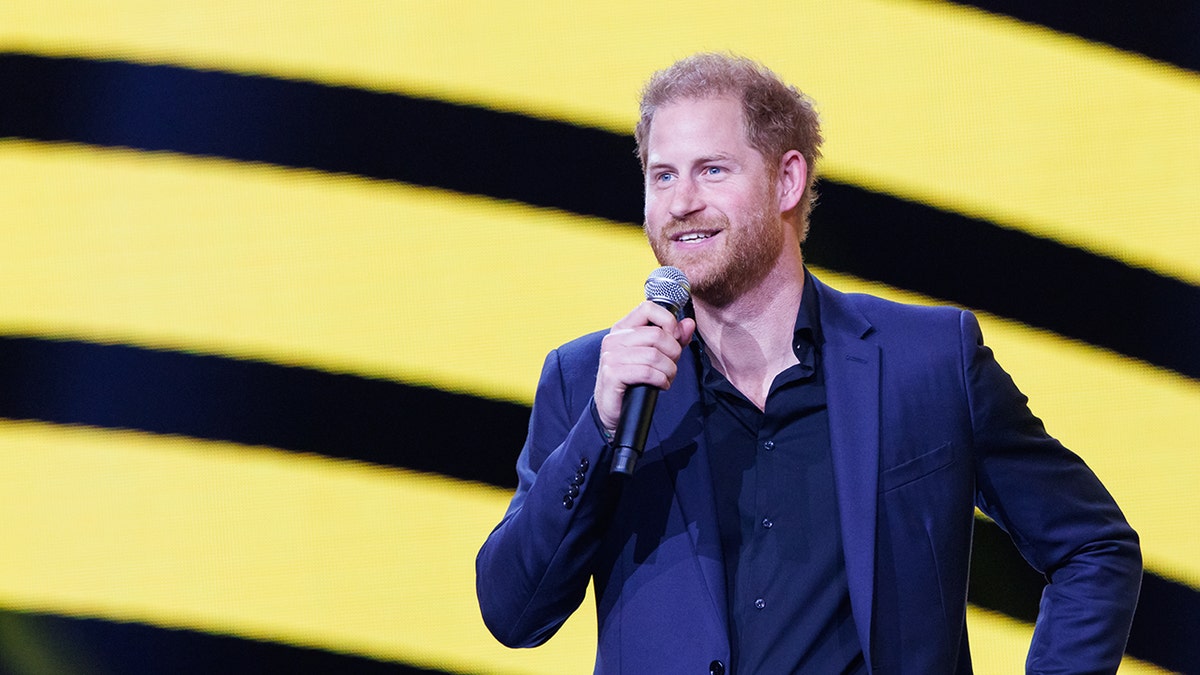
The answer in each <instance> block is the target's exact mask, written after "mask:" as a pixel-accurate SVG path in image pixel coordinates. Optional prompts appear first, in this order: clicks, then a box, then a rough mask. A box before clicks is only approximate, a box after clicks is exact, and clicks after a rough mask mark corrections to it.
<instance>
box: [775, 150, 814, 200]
mask: <svg viewBox="0 0 1200 675" xmlns="http://www.w3.org/2000/svg"><path fill="white" fill-rule="evenodd" d="M807 185H808V163H807V162H805V161H804V155H802V154H800V151H799V150H788V151H787V152H786V153H784V155H783V157H781V158H780V159H779V178H778V184H777V185H776V187H777V188H778V189H779V212H780V213H788V212H790V211H792V210H793V209H795V208H796V206H797V205H799V204H800V199H801V198H803V197H804V188H805V187H806V186H807Z"/></svg>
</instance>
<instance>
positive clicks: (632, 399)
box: [611, 384, 659, 476]
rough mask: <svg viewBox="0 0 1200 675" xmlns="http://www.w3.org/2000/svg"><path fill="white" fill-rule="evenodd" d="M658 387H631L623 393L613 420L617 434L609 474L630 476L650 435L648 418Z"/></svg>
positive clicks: (643, 385)
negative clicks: (615, 422)
mask: <svg viewBox="0 0 1200 675" xmlns="http://www.w3.org/2000/svg"><path fill="white" fill-rule="evenodd" d="M658 392H659V389H658V387H652V386H650V385H648V384H635V385H633V386H631V387H629V388H628V389H626V390H625V398H624V399H623V400H622V401H621V417H620V419H619V420H617V433H616V435H614V436H613V440H612V443H613V447H615V448H616V452H615V453H614V455H613V462H612V470H611V472H612V473H622V474H625V475H627V476H631V475H633V465H634V464H636V463H637V460H638V458H639V457H641V456H642V450H644V449H645V448H646V436H647V435H649V433H650V418H651V417H653V416H654V404H655V403H657V402H658Z"/></svg>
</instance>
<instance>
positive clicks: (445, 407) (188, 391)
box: [0, 336, 529, 487]
mask: <svg viewBox="0 0 1200 675" xmlns="http://www.w3.org/2000/svg"><path fill="white" fill-rule="evenodd" d="M0 417H7V418H10V419H32V420H44V421H48V422H56V423H59V424H83V425H91V426H98V427H109V428H124V429H138V430H143V431H149V432H154V433H160V434H181V435H185V436H192V437H196V438H207V439H213V440H221V441H232V442H236V443H244V444H249V445H265V446H270V447H275V448H282V449H285V450H292V451H296V452H312V453H317V454H322V455H327V456H331V457H341V458H345V459H355V460H362V461H366V462H372V463H375V464H381V465H385V466H400V467H406V468H410V469H416V470H418V471H431V472H437V473H442V474H447V475H450V476H455V477H458V478H463V479H467V480H477V481H482V482H486V483H491V484H494V485H501V486H505V487H515V485H516V473H515V471H514V468H513V467H514V466H515V461H516V456H517V453H518V452H519V451H520V449H521V444H522V442H523V441H524V437H525V427H526V425H527V424H528V420H529V409H528V408H526V407H524V406H520V405H516V404H512V403H502V402H499V401H488V400H484V399H480V398H476V397H474V396H468V395H465V394H455V393H451V392H445V391H440V390H436V389H425V388H422V387H416V386H411V385H406V384H401V383H398V382H392V381H386V380H373V379H367V378H362V377H355V376H352V375H339V374H333V373H328V372H322V371H318V370H313V369H308V368H298V367H286V366H278V365H272V364H267V363H260V362H254V361H243V360H237V359H228V358H221V357H217V356H198V355H190V354H182V353H178V352H168V351H155V350H149V349H140V348H136V347H129V346H123V345H99V344H92V343H86V342H70V341H53V340H38V339H29V338H13V337H3V336H0Z"/></svg>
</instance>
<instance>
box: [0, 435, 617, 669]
mask: <svg viewBox="0 0 1200 675" xmlns="http://www.w3.org/2000/svg"><path fill="white" fill-rule="evenodd" d="M0 464H2V465H3V466H4V479H3V480H4V489H3V490H0V531H3V532H4V537H5V555H4V556H0V603H2V604H3V605H4V606H6V607H9V608H16V609H25V610H34V611H44V612H53V613H59V614H67V615H76V616H94V617H102V618H108V619H115V620H122V621H138V622H143V623H151V624H155V625H162V626H169V627H180V628H190V629H194V630H202V631H207V632H213V633H219V634H233V635H240V636H243V637H251V638H258V639H266V640H273V641H278V642H286V643H291V644H297V645H303V646H312V647H319V648H322V649H327V650H332V651H339V652H351V653H357V654H365V655H368V656H372V657H375V658H378V659H383V660H401V661H405V662H407V663H411V664H415V665H420V666H426V667H433V668H438V669H441V670H445V671H447V672H462V673H547V674H550V673H561V672H564V671H563V670H562V666H564V665H565V666H566V672H584V671H585V670H587V669H588V667H590V663H591V660H592V654H593V652H594V642H595V637H594V630H595V617H594V616H592V615H588V614H587V613H581V614H580V615H579V616H578V618H576V619H573V620H572V621H571V622H569V625H568V627H567V628H565V629H564V632H563V633H562V634H561V635H560V636H558V638H556V639H555V641H554V643H553V644H551V645H549V646H547V647H546V648H545V650H544V652H529V651H511V650H508V649H505V648H504V647H502V646H501V645H500V644H499V643H497V642H496V641H495V640H493V639H492V638H491V636H490V635H488V634H487V629H486V628H484V626H483V621H482V619H481V618H480V616H479V610H478V609H477V607H476V604H475V590H474V588H475V586H474V574H475V572H474V556H475V552H476V551H477V550H478V548H479V545H480V544H481V543H482V542H483V539H484V537H485V536H486V535H487V532H488V531H489V530H490V529H491V528H492V527H493V526H494V525H495V523H496V521H498V520H499V518H500V516H501V515H502V514H503V513H504V508H505V505H506V503H507V500H508V496H509V495H508V494H507V493H505V492H503V491H501V490H498V489H495V488H489V487H486V486H481V485H470V484H466V483H458V482H454V481H449V480H446V479H443V478H437V477H433V476H428V475H419V474H415V473H411V472H406V471H402V470H398V469H383V468H379V467H373V466H368V465H363V464H356V463H352V462H346V461H336V460H329V459H320V458H315V457H302V456H296V455H291V454H288V453H283V452H278V451H272V450H269V449H265V448H249V447H242V446H236V445H230V444H221V443H208V442H197V441H192V440H188V439H183V438H163V437H154V436H149V435H144V434H136V433H122V432H106V431H94V430H89V429H70V428H56V427H52V426H48V425H40V424H32V423H21V424H18V423H12V422H0ZM589 623H590V625H589Z"/></svg>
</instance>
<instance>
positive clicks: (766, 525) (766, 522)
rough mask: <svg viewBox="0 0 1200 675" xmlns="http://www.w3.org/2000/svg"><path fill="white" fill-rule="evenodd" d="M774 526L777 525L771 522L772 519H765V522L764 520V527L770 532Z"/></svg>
mask: <svg viewBox="0 0 1200 675" xmlns="http://www.w3.org/2000/svg"><path fill="white" fill-rule="evenodd" d="M774 524H775V523H773V522H771V519H770V518H763V520H762V526H763V527H765V528H767V529H768V530H769V529H771V526H772V525H774Z"/></svg>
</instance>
